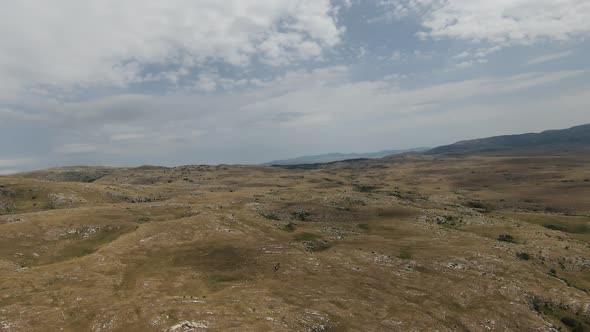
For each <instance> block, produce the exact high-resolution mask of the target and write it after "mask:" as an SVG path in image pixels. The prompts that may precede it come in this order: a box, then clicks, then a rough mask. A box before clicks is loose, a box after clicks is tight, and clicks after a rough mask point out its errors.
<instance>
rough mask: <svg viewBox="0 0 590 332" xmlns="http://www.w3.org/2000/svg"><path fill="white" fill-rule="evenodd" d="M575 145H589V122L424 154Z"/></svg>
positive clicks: (474, 140)
mask: <svg viewBox="0 0 590 332" xmlns="http://www.w3.org/2000/svg"><path fill="white" fill-rule="evenodd" d="M577 145H590V124H585V125H581V126H575V127H572V128H568V129H560V130H547V131H543V132H541V133H527V134H520V135H502V136H494V137H489V138H480V139H473V140H465V141H460V142H457V143H454V144H450V145H444V146H439V147H437V148H434V149H431V150H428V151H426V152H425V154H465V153H478V152H494V151H501V150H510V149H519V148H532V147H545V146H546V147H560V146H577Z"/></svg>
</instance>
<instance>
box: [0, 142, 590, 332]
mask: <svg viewBox="0 0 590 332" xmlns="http://www.w3.org/2000/svg"><path fill="white" fill-rule="evenodd" d="M589 156H590V155H589V154H580V153H562V154H552V155H547V156H544V157H535V156H530V157H519V156H491V155H487V156H479V157H444V156H403V157H394V158H386V159H382V160H375V161H363V162H354V163H352V162H343V163H335V164H330V165H322V166H313V167H311V166H310V167H305V168H297V167H291V168H265V167H256V166H186V167H178V168H170V169H167V168H158V167H142V168H138V169H109V168H101V169H95V168H69V169H65V170H64V169H56V170H48V171H42V172H35V173H30V174H26V175H19V176H12V177H0V208H3V209H4V210H1V209H0V213H2V215H0V329H5V330H7V331H59V330H63V331H190V330H194V331H199V330H206V329H207V330H211V331H429V330H438V331H487V330H492V331H544V330H547V331H549V330H550V329H551V328H552V327H554V328H563V329H566V328H567V326H566V325H565V324H564V322H563V321H562V319H564V318H565V319H566V320H565V322H568V323H571V321H569V320H567V318H569V319H573V320H574V321H575V322H576V323H577V324H579V326H580V328H582V329H583V328H588V326H589V322H590V295H589V293H588V292H589V289H590V239H589V238H588V236H589V234H590V233H589V231H588V230H589V223H590V217H589V215H590V201H589V199H590V182H589V181H585V179H588V178H590V157H589ZM64 180H67V181H73V180H80V181H91V182H64ZM502 234H508V235H511V236H512V238H513V241H512V242H503V241H498V237H499V236H500V235H502ZM522 253H526V254H527V255H528V256H526V255H522ZM517 255H518V256H517ZM525 257H526V258H528V260H526V259H525Z"/></svg>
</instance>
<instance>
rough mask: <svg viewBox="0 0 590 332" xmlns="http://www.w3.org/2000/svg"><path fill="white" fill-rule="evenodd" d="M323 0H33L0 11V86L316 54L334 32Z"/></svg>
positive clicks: (114, 81)
mask: <svg viewBox="0 0 590 332" xmlns="http://www.w3.org/2000/svg"><path fill="white" fill-rule="evenodd" d="M331 10H332V5H331V4H330V1H329V0H284V1H276V0H251V1H243V0H226V1H218V0H170V1H159V0H126V1H117V0H87V1H78V0H56V1H52V2H51V3H46V2H38V1H33V0H23V1H4V2H3V3H2V11H0V21H1V22H2V26H1V27H0V40H1V41H2V52H0V89H1V90H2V91H4V95H3V96H0V98H2V97H4V98H7V97H9V96H10V95H14V94H16V93H18V92H19V91H21V90H22V88H23V87H25V86H29V87H30V86H35V85H41V86H55V87H58V88H68V87H72V86H81V87H88V86H93V85H96V84H104V85H123V86H124V85H125V84H127V83H129V82H133V81H137V80H143V79H148V80H149V79H155V78H158V77H154V76H150V75H148V74H144V72H143V70H144V69H145V68H146V67H145V66H146V65H165V66H172V67H174V66H176V67H178V68H179V69H178V70H172V71H171V72H169V74H170V75H171V76H170V77H169V79H170V80H171V81H174V80H177V79H178V77H180V76H182V75H185V74H186V73H187V69H189V68H191V67H194V66H197V65H199V64H203V63H206V62H208V61H222V62H224V63H228V64H232V65H244V64H247V63H249V62H250V61H251V60H252V59H253V58H254V57H260V58H261V59H262V60H264V61H266V62H268V63H271V64H278V63H284V62H289V61H299V60H306V59H311V58H317V57H321V55H322V53H323V51H324V50H326V49H329V48H331V47H333V46H335V45H336V44H338V43H339V41H340V35H341V30H340V29H339V28H338V27H337V25H336V22H335V19H334V18H333V16H332V13H331Z"/></svg>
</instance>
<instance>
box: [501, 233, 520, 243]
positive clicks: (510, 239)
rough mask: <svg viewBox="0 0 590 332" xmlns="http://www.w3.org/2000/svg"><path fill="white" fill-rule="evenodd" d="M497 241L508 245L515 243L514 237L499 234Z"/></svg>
mask: <svg viewBox="0 0 590 332" xmlns="http://www.w3.org/2000/svg"><path fill="white" fill-rule="evenodd" d="M498 241H500V242H508V243H516V241H515V240H514V237H513V236H512V235H510V234H500V235H498Z"/></svg>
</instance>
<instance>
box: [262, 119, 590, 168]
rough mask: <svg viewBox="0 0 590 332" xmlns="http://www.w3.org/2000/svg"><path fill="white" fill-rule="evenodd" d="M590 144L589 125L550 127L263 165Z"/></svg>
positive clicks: (298, 158) (332, 154) (331, 154)
mask: <svg viewBox="0 0 590 332" xmlns="http://www.w3.org/2000/svg"><path fill="white" fill-rule="evenodd" d="M566 146H567V147H576V146H588V147H590V124H585V125H581V126H576V127H572V128H569V129H561V130H547V131H543V132H541V133H528V134H520V135H503V136H494V137H488V138H479V139H473V140H465V141H460V142H457V143H454V144H450V145H444V146H439V147H437V148H433V149H430V148H424V147H420V148H415V149H406V150H385V151H379V152H370V153H327V154H320V155H314V156H303V157H297V158H293V159H285V160H274V161H271V162H268V163H264V164H262V165H264V166H273V165H274V166H293V165H305V164H323V163H331V162H336V161H344V160H353V159H374V158H383V157H388V156H395V155H400V154H405V153H421V154H470V153H486V152H499V151H509V150H515V151H518V149H523V148H538V147H548V148H549V147H551V148H560V147H566Z"/></svg>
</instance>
